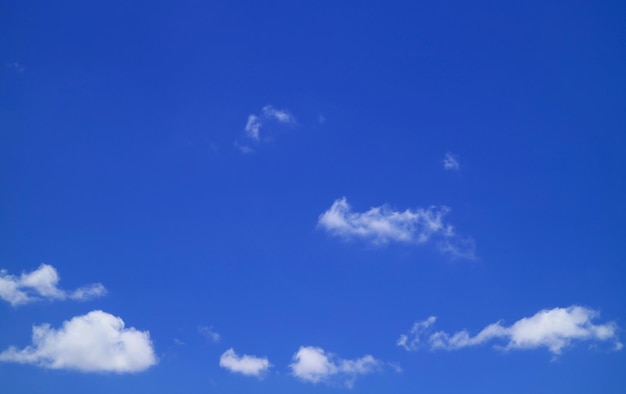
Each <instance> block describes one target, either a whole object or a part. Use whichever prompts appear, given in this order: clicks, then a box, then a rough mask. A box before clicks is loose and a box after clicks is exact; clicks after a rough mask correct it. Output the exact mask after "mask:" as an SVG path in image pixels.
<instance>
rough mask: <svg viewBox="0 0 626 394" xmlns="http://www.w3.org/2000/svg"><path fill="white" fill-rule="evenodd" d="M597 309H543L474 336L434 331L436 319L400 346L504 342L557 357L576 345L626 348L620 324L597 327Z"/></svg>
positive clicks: (457, 346) (420, 325) (418, 328)
mask: <svg viewBox="0 0 626 394" xmlns="http://www.w3.org/2000/svg"><path fill="white" fill-rule="evenodd" d="M599 315H600V313H599V312H598V311H596V310H593V309H590V308H587V307H583V306H577V305H572V306H569V307H567V308H554V309H543V310H541V311H539V312H537V313H536V314H534V315H533V316H531V317H525V318H522V319H520V320H518V321H516V322H515V323H513V324H512V325H510V326H508V327H507V326H504V325H502V323H501V322H497V323H494V324H490V325H488V326H486V327H485V328H483V329H482V330H481V331H480V332H479V333H478V334H476V335H474V336H471V335H470V333H469V332H468V331H467V330H461V331H458V332H456V333H454V334H448V333H446V332H444V331H436V332H433V328H432V327H433V325H434V323H435V321H436V317H434V316H431V317H429V318H428V319H426V320H423V321H420V322H416V323H415V324H414V325H413V327H412V328H411V330H410V331H409V332H408V333H406V334H402V335H401V336H400V338H399V339H398V341H397V345H398V346H400V347H402V348H404V349H406V350H409V351H412V350H417V349H419V348H421V347H429V348H430V349H445V350H458V349H462V348H465V347H470V346H477V345H481V344H484V343H487V342H490V341H494V340H500V341H503V342H504V344H503V345H502V344H496V345H495V347H496V348H499V349H502V350H512V349H536V348H540V347H545V348H547V349H548V350H549V351H550V352H551V353H552V354H553V355H555V356H557V355H560V354H561V352H562V351H563V349H565V348H567V347H569V346H572V345H573V344H574V343H575V342H581V341H590V342H607V341H608V342H612V344H613V348H614V349H615V350H620V349H621V348H622V347H623V345H622V343H621V342H620V341H619V338H618V337H617V330H618V327H617V324H616V323H615V322H608V323H604V324H594V323H592V321H593V320H594V319H596V318H597V317H599Z"/></svg>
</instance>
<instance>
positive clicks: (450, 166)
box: [443, 152, 461, 170]
mask: <svg viewBox="0 0 626 394" xmlns="http://www.w3.org/2000/svg"><path fill="white" fill-rule="evenodd" d="M443 168H445V169H446V170H460V169H461V164H460V163H459V157H458V156H457V155H453V154H452V153H450V152H448V153H446V155H445V156H444V157H443Z"/></svg>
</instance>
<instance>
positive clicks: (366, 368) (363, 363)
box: [289, 346, 382, 388]
mask: <svg viewBox="0 0 626 394" xmlns="http://www.w3.org/2000/svg"><path fill="white" fill-rule="evenodd" d="M381 365H382V363H381V362H380V361H379V360H377V359H375V358H374V357H372V356H371V355H369V354H368V355H365V356H363V357H361V358H356V359H341V358H339V357H337V356H335V355H334V354H332V353H328V352H325V351H324V349H322V348H319V347H314V346H301V347H300V349H299V350H298V351H297V352H296V354H294V355H293V362H292V363H291V364H290V365H289V366H290V368H291V373H292V375H293V376H295V377H296V378H298V379H300V380H303V381H306V382H310V383H320V382H323V383H333V382H337V381H339V382H341V383H342V384H344V385H345V386H347V387H350V388H351V387H352V386H353V384H354V381H355V380H356V378H357V377H358V376H360V375H366V374H370V373H373V372H375V371H377V370H379V369H380V367H381Z"/></svg>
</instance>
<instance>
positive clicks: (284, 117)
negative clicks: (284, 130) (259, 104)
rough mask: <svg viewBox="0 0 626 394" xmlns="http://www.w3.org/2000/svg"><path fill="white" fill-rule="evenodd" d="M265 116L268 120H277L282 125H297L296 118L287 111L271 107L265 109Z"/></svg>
mask: <svg viewBox="0 0 626 394" xmlns="http://www.w3.org/2000/svg"><path fill="white" fill-rule="evenodd" d="M263 116H264V117H265V118H267V119H275V120H277V121H278V122H280V123H296V118H294V117H293V115H292V114H291V113H289V111H287V110H285V109H276V108H274V107H272V106H271V105H266V106H265V107H263Z"/></svg>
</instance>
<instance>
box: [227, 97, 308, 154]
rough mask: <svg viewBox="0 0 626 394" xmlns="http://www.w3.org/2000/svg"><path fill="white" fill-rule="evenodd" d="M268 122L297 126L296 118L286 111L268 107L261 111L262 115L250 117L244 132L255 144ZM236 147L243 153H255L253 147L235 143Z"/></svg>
mask: <svg viewBox="0 0 626 394" xmlns="http://www.w3.org/2000/svg"><path fill="white" fill-rule="evenodd" d="M267 121H274V122H278V123H283V124H295V123H296V118H295V117H294V116H293V115H292V114H291V113H290V112H289V111H287V110H286V109H277V108H274V107H273V106H271V105H266V106H265V107H263V108H262V109H261V113H260V114H259V115H256V114H250V115H248V120H247V122H246V126H245V128H244V131H245V132H246V137H248V139H251V140H253V141H255V142H258V141H260V139H261V127H263V125H264V124H265V122H267ZM235 147H236V148H237V149H239V150H240V151H241V152H242V153H252V152H254V150H253V149H252V148H251V147H249V146H247V145H242V144H239V143H238V142H235Z"/></svg>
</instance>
